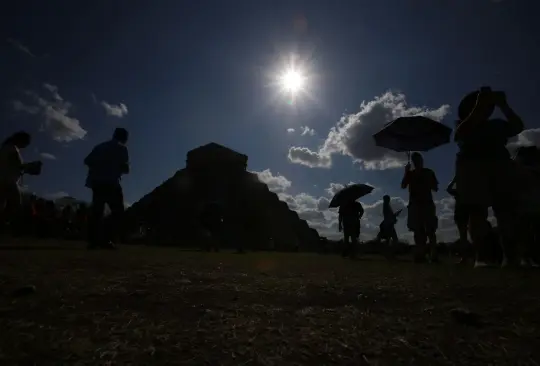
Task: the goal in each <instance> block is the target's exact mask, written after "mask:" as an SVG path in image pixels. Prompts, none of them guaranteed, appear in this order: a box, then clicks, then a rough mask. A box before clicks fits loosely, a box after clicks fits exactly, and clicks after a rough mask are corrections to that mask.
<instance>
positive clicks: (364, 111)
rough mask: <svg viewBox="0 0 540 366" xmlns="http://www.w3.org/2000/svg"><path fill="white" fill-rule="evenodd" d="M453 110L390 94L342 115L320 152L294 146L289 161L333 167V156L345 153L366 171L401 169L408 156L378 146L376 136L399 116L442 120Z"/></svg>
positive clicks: (319, 166)
mask: <svg viewBox="0 0 540 366" xmlns="http://www.w3.org/2000/svg"><path fill="white" fill-rule="evenodd" d="M449 109H450V106H449V105H447V104H445V105H441V106H439V107H437V108H435V109H432V108H428V107H416V106H409V105H408V104H407V100H406V97H405V95H404V94H403V93H397V92H392V91H389V92H386V93H384V94H383V95H381V96H378V97H376V98H375V99H373V100H371V101H368V102H365V101H364V102H362V104H361V105H360V110H359V111H358V112H356V113H351V114H346V115H344V116H342V117H341V119H340V120H339V121H338V122H337V123H336V125H335V126H334V127H332V128H331V129H330V131H329V132H328V136H327V137H326V139H325V141H324V143H323V144H322V145H321V146H320V147H319V149H318V151H312V150H310V149H309V148H307V147H291V148H290V149H289V161H291V162H292V163H297V164H302V165H305V166H309V167H318V168H329V167H331V165H332V155H333V154H342V155H347V156H350V157H351V158H352V159H353V161H354V162H356V163H359V164H361V165H362V166H363V167H364V168H365V169H389V168H395V167H399V166H401V165H402V164H403V163H404V162H405V157H404V154H402V153H396V152H393V151H391V150H388V149H384V148H381V147H378V146H376V145H375V142H374V140H373V134H374V133H376V132H377V131H379V130H380V129H381V128H382V127H383V126H384V125H385V124H386V123H388V122H390V121H392V120H394V119H396V118H398V117H406V116H416V115H422V116H426V117H429V118H432V119H434V120H437V121H441V120H442V119H443V118H444V117H445V116H446V115H447V114H448V112H449Z"/></svg>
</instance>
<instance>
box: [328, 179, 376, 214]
mask: <svg viewBox="0 0 540 366" xmlns="http://www.w3.org/2000/svg"><path fill="white" fill-rule="evenodd" d="M373 189H374V188H373V187H372V186H368V185H367V184H353V185H350V186H347V187H345V188H343V189H342V190H341V191H339V192H338V193H336V194H335V195H334V197H333V198H332V201H330V204H329V205H328V207H330V208H332V207H339V206H341V205H343V204H344V203H347V202H351V201H356V200H357V199H359V198H360V197H364V196H365V195H368V194H370V193H371V192H372V191H373Z"/></svg>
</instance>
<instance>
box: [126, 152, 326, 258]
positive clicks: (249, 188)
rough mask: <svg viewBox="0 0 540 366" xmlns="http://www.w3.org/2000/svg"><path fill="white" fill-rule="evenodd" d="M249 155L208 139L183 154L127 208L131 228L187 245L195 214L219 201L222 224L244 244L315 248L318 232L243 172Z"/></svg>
mask: <svg viewBox="0 0 540 366" xmlns="http://www.w3.org/2000/svg"><path fill="white" fill-rule="evenodd" d="M247 161H248V157H247V156H246V155H244V154H240V153H238V152H236V151H234V150H231V149H229V148H227V147H225V146H222V145H219V144H216V143H210V144H207V145H204V146H200V147H198V148H196V149H193V150H191V151H189V152H188V153H187V159H186V167H185V168H184V169H181V170H179V171H177V172H176V173H175V174H174V176H172V177H171V178H169V179H167V180H166V181H165V182H163V183H162V184H161V185H159V186H158V187H156V188H155V189H154V190H152V191H151V192H150V193H148V194H146V195H145V196H144V197H142V198H141V199H140V200H139V201H138V202H136V203H134V204H133V205H132V206H131V207H130V208H129V209H128V210H127V211H126V221H127V222H126V223H127V224H128V227H129V228H131V229H132V230H133V231H136V230H137V229H139V228H140V227H141V226H144V227H145V228H149V229H150V230H149V231H150V233H151V235H150V236H151V238H152V241H153V242H157V243H160V244H169V245H182V244H184V243H185V244H186V245H189V243H190V242H193V240H195V239H197V238H198V235H200V224H199V213H200V211H201V210H202V208H203V207H204V206H205V204H207V203H209V202H220V203H221V205H222V207H223V208H224V216H225V218H224V229H225V231H228V232H230V233H232V235H231V236H232V237H234V239H233V240H235V241H237V240H242V241H244V242H245V243H244V247H245V248H246V249H250V248H253V249H276V250H309V249H310V248H312V249H313V250H315V249H316V246H317V245H318V241H319V235H318V233H317V231H316V230H314V229H311V228H310V227H309V226H308V224H307V222H306V221H305V220H301V219H300V218H299V217H298V214H297V213H296V212H295V211H292V210H290V209H289V207H288V206H287V203H285V202H283V201H280V200H279V198H278V196H277V195H276V194H275V193H273V192H270V191H269V190H268V186H267V185H266V184H264V183H262V182H261V181H260V180H259V178H258V176H257V175H256V174H254V173H250V172H248V171H247Z"/></svg>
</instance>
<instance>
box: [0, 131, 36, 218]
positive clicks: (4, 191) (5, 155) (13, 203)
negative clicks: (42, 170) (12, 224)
mask: <svg viewBox="0 0 540 366" xmlns="http://www.w3.org/2000/svg"><path fill="white" fill-rule="evenodd" d="M30 142H31V136H30V134H29V133H27V132H24V131H21V132H17V133H15V134H13V135H11V136H10V137H8V138H7V139H6V140H5V141H4V142H3V144H2V146H1V147H0V210H1V213H2V215H1V216H2V217H1V218H0V224H1V225H2V226H4V224H5V223H6V221H8V220H9V221H16V220H17V216H18V215H19V214H20V209H21V193H20V187H19V185H20V182H21V177H22V175H23V174H24V173H29V172H30V170H31V169H32V168H33V167H34V164H40V163H39V162H37V163H28V164H25V163H24V162H23V160H22V157H21V154H20V150H21V149H24V148H26V147H28V145H30Z"/></svg>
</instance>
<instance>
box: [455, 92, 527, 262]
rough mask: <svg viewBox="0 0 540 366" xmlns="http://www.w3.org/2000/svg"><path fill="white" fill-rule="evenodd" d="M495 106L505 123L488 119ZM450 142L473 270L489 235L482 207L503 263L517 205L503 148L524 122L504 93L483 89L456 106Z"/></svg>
mask: <svg viewBox="0 0 540 366" xmlns="http://www.w3.org/2000/svg"><path fill="white" fill-rule="evenodd" d="M495 107H498V108H499V109H500V111H501V112H502V113H503V115H504V117H505V119H501V118H496V119H491V118H490V117H491V115H492V113H493V111H494V110H495ZM458 114H459V120H458V121H457V123H456V129H455V136H454V138H455V141H456V143H457V144H458V147H459V152H458V153H457V156H456V166H455V183H456V192H457V194H458V196H459V199H460V200H461V203H462V204H463V205H466V207H467V211H468V213H469V234H470V236H471V240H472V242H473V245H474V246H475V251H476V261H475V267H483V266H485V265H486V262H485V260H484V258H483V252H484V250H485V238H486V236H487V234H488V232H489V225H488V221H487V208H489V207H492V208H493V211H494V213H495V216H496V218H497V224H498V226H499V230H500V233H501V236H502V242H503V246H504V252H505V260H504V261H503V265H506V264H507V263H508V259H509V258H510V257H512V251H511V249H512V247H511V246H510V245H509V242H510V241H509V239H510V238H511V236H512V231H513V223H512V220H513V219H512V216H513V213H514V208H515V207H514V206H515V203H516V197H515V188H516V169H515V164H514V162H513V161H512V159H511V157H510V153H509V152H508V150H507V149H506V144H507V143H508V140H509V139H510V138H512V137H514V136H517V135H518V134H519V133H521V132H522V131H523V128H524V127H523V121H522V120H521V118H520V117H519V116H518V115H517V114H516V113H515V112H514V111H513V110H512V108H510V106H509V105H508V102H507V100H506V95H505V93H504V92H499V91H492V90H491V88H489V87H483V88H481V89H480V90H479V91H475V92H472V93H469V94H468V95H467V96H465V98H463V100H462V101H461V103H460V105H459V108H458Z"/></svg>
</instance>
